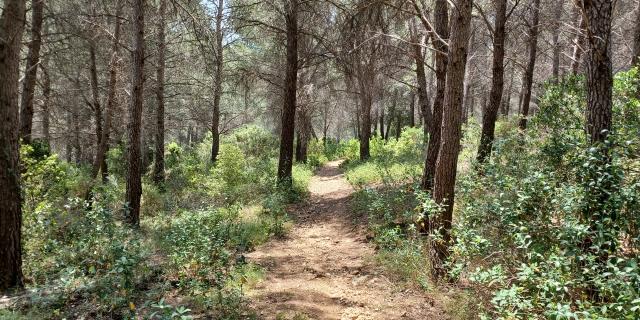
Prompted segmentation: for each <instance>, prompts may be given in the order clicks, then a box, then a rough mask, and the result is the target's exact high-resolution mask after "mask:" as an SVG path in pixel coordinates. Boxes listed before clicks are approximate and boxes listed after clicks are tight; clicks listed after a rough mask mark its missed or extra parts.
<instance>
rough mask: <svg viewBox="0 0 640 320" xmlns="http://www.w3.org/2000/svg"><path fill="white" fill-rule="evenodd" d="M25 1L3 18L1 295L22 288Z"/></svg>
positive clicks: (18, 0)
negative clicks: (21, 84) (20, 111)
mask: <svg viewBox="0 0 640 320" xmlns="http://www.w3.org/2000/svg"><path fill="white" fill-rule="evenodd" d="M24 12H25V1H22V0H5V1H4V8H3V10H2V16H1V17H0V119H1V120H0V190H2V192H0V293H2V292H5V291H7V290H8V289H10V288H13V287H21V286H22V244H21V237H22V208H21V200H22V195H21V192H20V161H19V156H20V152H19V151H18V147H19V143H20V142H19V132H18V78H19V76H20V42H21V41H22V32H23V29H24Z"/></svg>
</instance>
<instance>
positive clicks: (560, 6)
mask: <svg viewBox="0 0 640 320" xmlns="http://www.w3.org/2000/svg"><path fill="white" fill-rule="evenodd" d="M554 10H555V12H554V17H553V19H554V21H553V23H552V25H553V30H552V40H551V43H552V46H553V61H552V64H551V77H552V78H553V79H554V80H553V81H556V82H557V81H558V78H559V77H560V53H561V51H562V50H561V49H562V47H561V46H560V29H561V26H562V23H561V21H562V12H563V11H564V0H556V7H555V8H554Z"/></svg>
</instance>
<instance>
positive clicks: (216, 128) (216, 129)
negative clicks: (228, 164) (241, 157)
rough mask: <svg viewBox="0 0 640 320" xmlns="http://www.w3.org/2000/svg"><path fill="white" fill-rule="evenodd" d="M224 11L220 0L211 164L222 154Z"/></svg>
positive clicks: (217, 23) (217, 17) (217, 22)
mask: <svg viewBox="0 0 640 320" xmlns="http://www.w3.org/2000/svg"><path fill="white" fill-rule="evenodd" d="M223 9H224V1H223V0H218V6H217V12H216V47H215V52H216V70H215V72H216V75H215V79H214V92H213V117H212V121H211V133H212V140H211V162H214V163H215V162H216V160H217V159H218V152H220V98H221V97H222V68H223V64H224V60H223V59H224V54H223V49H224V48H223V46H222V39H223V37H224V33H223V30H222V19H223V17H224V15H223V13H224V12H223Z"/></svg>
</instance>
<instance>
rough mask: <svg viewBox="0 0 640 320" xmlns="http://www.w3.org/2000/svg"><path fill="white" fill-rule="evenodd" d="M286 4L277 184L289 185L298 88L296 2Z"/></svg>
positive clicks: (289, 1) (295, 0)
mask: <svg viewBox="0 0 640 320" xmlns="http://www.w3.org/2000/svg"><path fill="white" fill-rule="evenodd" d="M285 4H286V13H285V21H286V25H287V26H286V30H287V67H286V68H287V69H286V74H285V80H284V104H283V107H282V131H281V134H280V158H279V159H278V182H279V183H286V184H290V183H292V181H291V170H292V165H293V138H294V132H295V120H296V98H297V86H298V0H288V1H287V2H285Z"/></svg>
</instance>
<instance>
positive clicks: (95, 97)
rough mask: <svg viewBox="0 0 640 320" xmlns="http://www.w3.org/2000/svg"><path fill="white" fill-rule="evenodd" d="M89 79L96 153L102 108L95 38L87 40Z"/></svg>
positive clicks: (100, 135)
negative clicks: (94, 124) (94, 123)
mask: <svg viewBox="0 0 640 320" xmlns="http://www.w3.org/2000/svg"><path fill="white" fill-rule="evenodd" d="M89 79H90V84H91V108H92V109H93V115H94V117H95V121H96V154H97V153H98V149H100V139H102V109H101V108H100V93H99V92H98V69H97V66H96V45H95V40H94V39H90V40H89Z"/></svg>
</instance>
